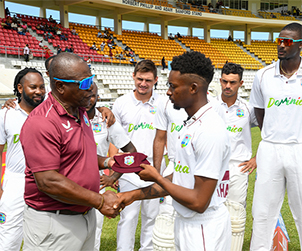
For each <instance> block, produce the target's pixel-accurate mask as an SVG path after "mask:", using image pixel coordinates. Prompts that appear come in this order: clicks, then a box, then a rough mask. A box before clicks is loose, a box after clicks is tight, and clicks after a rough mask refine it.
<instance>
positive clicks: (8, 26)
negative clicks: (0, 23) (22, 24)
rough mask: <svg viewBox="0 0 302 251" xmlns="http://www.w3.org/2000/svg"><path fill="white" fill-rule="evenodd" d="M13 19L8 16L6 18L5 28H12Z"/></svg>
mask: <svg viewBox="0 0 302 251" xmlns="http://www.w3.org/2000/svg"><path fill="white" fill-rule="evenodd" d="M11 25H12V21H11V19H10V18H9V17H7V18H6V20H5V26H4V27H3V28H5V29H11Z"/></svg>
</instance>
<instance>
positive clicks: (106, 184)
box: [100, 174, 115, 190]
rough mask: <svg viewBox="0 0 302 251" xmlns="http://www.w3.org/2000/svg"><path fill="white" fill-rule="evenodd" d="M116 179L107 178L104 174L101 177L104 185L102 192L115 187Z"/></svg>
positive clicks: (101, 182)
mask: <svg viewBox="0 0 302 251" xmlns="http://www.w3.org/2000/svg"><path fill="white" fill-rule="evenodd" d="M114 182H115V180H114V178H113V177H111V176H107V175H106V174H103V175H102V176H101V177H100V185H102V187H101V188H100V190H102V189H103V188H105V187H112V186H113V185H114Z"/></svg>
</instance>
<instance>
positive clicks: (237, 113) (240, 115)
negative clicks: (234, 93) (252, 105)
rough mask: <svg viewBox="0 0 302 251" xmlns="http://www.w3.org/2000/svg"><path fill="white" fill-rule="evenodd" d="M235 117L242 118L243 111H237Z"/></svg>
mask: <svg viewBox="0 0 302 251" xmlns="http://www.w3.org/2000/svg"><path fill="white" fill-rule="evenodd" d="M236 115H237V116H238V117H239V118H241V117H243V116H244V110H243V109H237V112H236Z"/></svg>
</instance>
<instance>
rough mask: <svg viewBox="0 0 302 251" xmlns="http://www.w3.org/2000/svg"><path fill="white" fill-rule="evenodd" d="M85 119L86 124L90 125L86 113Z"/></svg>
mask: <svg viewBox="0 0 302 251" xmlns="http://www.w3.org/2000/svg"><path fill="white" fill-rule="evenodd" d="M83 119H84V121H85V124H86V125H87V126H90V124H89V120H88V119H87V117H86V116H85V114H84V115H83Z"/></svg>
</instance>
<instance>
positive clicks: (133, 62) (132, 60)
mask: <svg viewBox="0 0 302 251" xmlns="http://www.w3.org/2000/svg"><path fill="white" fill-rule="evenodd" d="M130 63H131V64H132V65H133V66H134V67H135V65H136V61H135V59H134V58H130Z"/></svg>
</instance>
